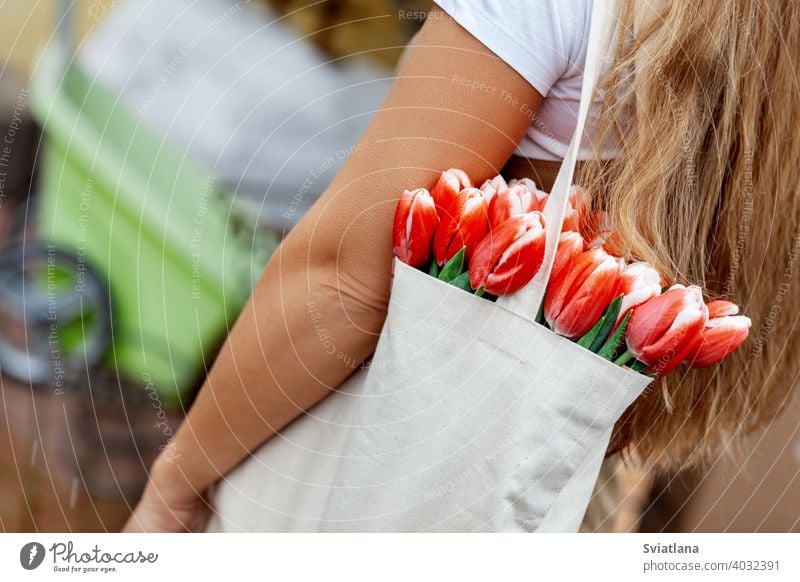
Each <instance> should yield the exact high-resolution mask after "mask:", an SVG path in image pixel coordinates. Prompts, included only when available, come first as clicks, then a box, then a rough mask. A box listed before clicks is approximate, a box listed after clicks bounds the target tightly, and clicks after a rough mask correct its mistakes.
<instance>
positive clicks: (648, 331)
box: [625, 285, 708, 376]
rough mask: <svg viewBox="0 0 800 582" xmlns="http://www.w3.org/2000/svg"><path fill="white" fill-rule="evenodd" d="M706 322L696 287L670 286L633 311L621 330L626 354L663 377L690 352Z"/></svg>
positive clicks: (706, 316) (701, 293) (703, 307)
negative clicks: (626, 345) (625, 327)
mask: <svg viewBox="0 0 800 582" xmlns="http://www.w3.org/2000/svg"><path fill="white" fill-rule="evenodd" d="M707 321H708V307H706V304H705V303H704V302H703V292H702V290H701V289H700V287H697V286H696V285H691V286H689V287H684V286H683V285H673V286H672V287H670V288H669V289H668V290H667V291H665V292H664V293H663V294H662V295H659V296H658V297H653V298H652V299H650V300H649V301H646V302H645V303H643V304H641V305H639V306H637V307H636V308H634V310H633V314H632V315H631V318H630V321H629V322H628V327H627V329H626V330H625V340H626V342H627V344H628V351H629V352H631V353H632V354H633V355H634V356H636V358H637V359H638V360H639V361H641V362H644V363H645V364H647V365H648V366H649V370H650V371H651V372H655V373H656V374H658V375H659V376H664V375H666V374H668V373H669V372H671V371H672V370H673V369H674V368H675V366H677V365H678V364H680V363H681V362H682V361H683V360H684V358H686V356H687V355H688V354H689V353H690V351H691V350H692V349H694V347H695V345H696V343H697V341H698V340H699V339H700V337H701V332H702V331H703V328H704V327H705V325H706V322H707Z"/></svg>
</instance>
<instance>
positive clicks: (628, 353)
mask: <svg viewBox="0 0 800 582" xmlns="http://www.w3.org/2000/svg"><path fill="white" fill-rule="evenodd" d="M632 359H633V352H631V351H630V350H625V353H624V354H622V355H621V356H620V357H618V358H617V359H616V360H614V363H615V364H616V365H618V366H624V365H625V364H626V363H628V361H629V360H632Z"/></svg>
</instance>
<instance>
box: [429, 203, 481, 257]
mask: <svg viewBox="0 0 800 582" xmlns="http://www.w3.org/2000/svg"><path fill="white" fill-rule="evenodd" d="M440 214H441V213H440ZM440 218H441V221H440V222H439V227H438V228H437V229H436V234H435V235H434V238H433V254H434V257H436V262H437V263H438V264H439V266H442V265H444V264H445V263H446V262H447V261H449V260H450V259H451V258H452V257H453V255H455V254H456V253H457V252H458V251H460V250H461V248H462V247H466V252H465V257H464V258H465V260H467V261H469V258H470V257H471V256H472V252H473V251H474V250H475V247H476V246H477V245H478V243H479V242H481V240H483V237H484V236H486V233H487V232H488V231H489V204H488V202H487V201H486V196H484V194H483V192H481V191H480V190H478V189H477V188H465V189H464V190H462V191H461V192H459V193H458V196H456V198H455V200H454V201H453V203H452V208H451V209H450V212H446V213H445V214H444V215H441V216H440Z"/></svg>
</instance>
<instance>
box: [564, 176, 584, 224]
mask: <svg viewBox="0 0 800 582" xmlns="http://www.w3.org/2000/svg"><path fill="white" fill-rule="evenodd" d="M588 214H589V194H588V193H587V192H586V190H584V189H582V188H579V187H577V186H573V187H572V189H571V190H570V193H569V200H568V202H567V210H566V212H565V214H564V222H563V224H562V226H561V231H562V232H564V231H567V230H574V231H575V232H583V230H584V226H585V223H584V222H585V220H587V216H588Z"/></svg>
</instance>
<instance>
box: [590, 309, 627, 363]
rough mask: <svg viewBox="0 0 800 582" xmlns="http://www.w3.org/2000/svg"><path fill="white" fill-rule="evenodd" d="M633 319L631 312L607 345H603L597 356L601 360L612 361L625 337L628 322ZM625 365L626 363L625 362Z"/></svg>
mask: <svg viewBox="0 0 800 582" xmlns="http://www.w3.org/2000/svg"><path fill="white" fill-rule="evenodd" d="M630 319H631V312H630V311H629V312H628V313H627V314H626V315H625V318H624V319H623V320H622V321H621V322H620V324H619V326H618V327H617V329H616V331H614V333H612V334H611V337H610V338H608V340H607V341H606V343H604V344H603V347H601V348H600V350H599V351H598V352H597V355H598V356H600V357H601V358H605V359H606V360H610V359H611V358H613V357H614V352H616V351H617V347H618V346H619V342H620V341H622V337H623V336H624V335H625V329H626V328H627V327H628V321H630ZM623 363H624V362H623Z"/></svg>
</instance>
